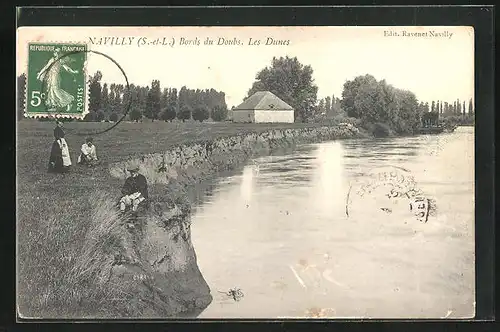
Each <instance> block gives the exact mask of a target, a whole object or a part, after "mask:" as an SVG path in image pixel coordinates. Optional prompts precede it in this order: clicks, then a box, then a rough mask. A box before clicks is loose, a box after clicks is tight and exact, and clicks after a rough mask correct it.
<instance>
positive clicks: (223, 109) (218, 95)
mask: <svg viewBox="0 0 500 332" xmlns="http://www.w3.org/2000/svg"><path fill="white" fill-rule="evenodd" d="M101 79H102V75H101V73H100V72H96V73H95V74H94V75H93V76H92V77H91V78H90V86H89V88H90V91H89V109H90V113H89V114H88V115H87V117H86V120H88V121H101V120H111V121H116V120H117V119H118V118H121V115H122V113H123V111H124V110H125V109H126V108H127V105H129V104H130V112H129V115H128V117H129V119H130V120H132V121H138V120H140V119H141V118H146V119H151V120H152V121H154V120H165V121H171V120H173V119H179V120H182V121H185V120H188V119H194V120H198V121H203V120H206V119H208V118H212V119H213V120H215V121H222V120H225V119H226V118H227V115H228V110H227V105H226V101H225V94H224V92H219V91H216V90H214V89H206V90H199V89H196V90H195V89H188V88H187V87H186V86H183V87H182V88H181V89H180V90H177V89H176V88H163V89H162V88H161V85H160V81H159V80H153V81H152V83H151V85H150V86H140V85H135V84H131V85H130V89H126V88H125V87H124V86H123V85H120V84H109V85H108V84H107V83H101ZM22 80H23V79H22V77H21V78H20V80H19V81H18V82H19V84H22ZM263 90H267V91H270V92H272V93H274V94H275V95H277V96H278V97H279V98H281V99H282V100H283V101H285V102H286V103H288V104H289V105H291V106H292V107H293V108H294V112H295V121H296V122H312V121H316V122H321V121H328V120H329V119H334V120H335V121H337V122H338V121H344V122H345V121H353V122H356V124H359V125H360V126H363V127H365V128H367V129H369V130H372V131H373V130H381V129H382V131H385V132H392V133H394V134H400V135H406V134H412V133H415V132H417V130H418V128H419V127H420V126H421V125H422V121H423V119H422V115H423V114H424V113H427V112H437V113H438V114H439V115H440V117H443V118H444V117H450V119H451V118H453V116H455V117H456V116H461V117H462V118H468V119H470V118H471V117H472V118H473V115H474V110H473V106H472V100H469V103H468V108H467V110H468V112H467V116H465V114H466V113H465V110H466V103H465V101H460V100H459V99H457V100H456V101H453V102H445V101H437V102H435V101H432V102H431V104H430V105H429V103H428V102H423V101H419V100H418V99H417V97H416V95H415V94H414V93H413V92H411V91H407V90H402V89H399V88H396V87H394V86H392V85H391V84H389V83H388V82H386V81H385V80H380V81H378V80H377V79H375V77H373V76H372V75H369V74H366V75H360V76H357V77H355V78H353V79H352V80H348V81H346V82H345V83H344V85H343V89H342V95H341V98H337V97H335V96H334V95H333V94H332V96H331V97H330V96H327V97H325V98H318V96H317V93H318V87H317V86H316V84H315V82H314V79H313V69H312V67H311V66H310V65H304V64H302V63H300V62H299V60H298V59H297V57H288V56H285V57H279V58H277V57H273V59H272V61H271V64H270V66H267V67H265V68H263V69H262V70H260V71H259V72H257V74H256V76H255V80H254V82H253V84H252V86H251V87H250V89H249V90H248V91H247V95H246V96H245V99H246V98H249V97H250V96H251V95H253V93H255V92H257V91H263ZM21 98H22V96H21ZM21 112H22V111H21ZM377 128H378V129H377Z"/></svg>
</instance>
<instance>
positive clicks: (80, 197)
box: [17, 120, 320, 317]
mask: <svg viewBox="0 0 500 332" xmlns="http://www.w3.org/2000/svg"><path fill="white" fill-rule="evenodd" d="M110 125H111V124H109V123H67V124H65V127H66V137H67V141H68V144H69V147H70V153H71V157H72V161H73V164H76V161H77V156H78V150H79V147H80V145H81V144H82V143H83V140H84V138H85V136H79V135H77V134H78V133H82V132H89V131H100V130H103V129H105V128H107V127H109V126H110ZM319 126H320V125H319V124H272V125H259V124H238V125H237V124H232V123H214V124H208V123H203V124H200V123H185V124H183V123H164V122H154V123H148V122H146V123H121V124H119V125H118V126H117V127H116V128H114V129H112V130H110V131H108V132H106V133H104V134H101V135H97V136H95V137H94V142H95V144H96V146H97V152H98V155H99V157H100V159H101V161H102V164H101V165H99V166H98V167H95V168H91V169H89V168H86V167H79V166H76V165H74V166H73V169H72V171H71V172H70V173H69V174H65V175H54V174H48V173H47V172H46V169H47V162H48V154H49V152H50V146H51V144H52V141H53V137H52V130H53V124H52V123H44V122H37V121H25V120H23V121H20V122H19V123H18V142H17V145H18V146H17V155H18V156H17V158H18V160H17V161H18V164H17V175H18V178H17V186H18V193H17V194H18V206H17V215H18V225H17V226H18V228H17V231H18V232H17V233H18V263H19V267H18V269H19V270H18V276H19V283H18V287H19V288H18V291H19V297H18V301H19V303H18V305H19V308H20V311H21V313H22V314H23V315H25V316H28V317H33V316H43V317H50V316H52V317H64V316H67V317H75V316H76V317H78V316H80V317H85V316H104V317H105V316H108V317H113V316H117V315H120V316H131V317H133V316H137V315H139V314H140V313H139V312H135V311H134V310H136V309H133V308H132V307H131V306H130V305H129V302H128V301H129V300H131V299H133V298H134V294H132V293H130V292H131V290H134V288H135V287H136V285H134V284H132V283H130V284H127V283H122V284H120V285H115V286H114V287H110V286H109V284H107V283H106V280H104V279H106V271H105V270H109V268H107V269H106V268H105V267H108V266H109V265H110V264H111V262H110V261H109V260H110V259H112V257H111V258H110V256H112V255H110V253H112V252H114V251H115V250H119V249H120V247H122V246H123V243H122V241H123V239H126V238H127V236H129V235H127V232H126V231H125V230H124V227H122V225H121V224H122V221H123V220H121V218H120V217H119V216H118V215H117V213H116V211H115V209H114V208H113V206H111V205H110V204H109V202H110V201H111V202H112V201H116V199H118V198H119V195H120V188H121V185H122V183H121V181H120V180H117V179H115V178H112V177H111V176H110V174H109V171H108V167H109V165H110V164H112V163H115V162H118V161H123V160H128V159H130V158H132V157H140V156H141V155H145V154H149V153H153V152H161V151H165V150H168V149H169V148H170V147H173V146H178V145H181V144H189V143H194V142H200V141H211V140H214V139H217V138H220V137H225V136H234V135H241V134H248V133H261V132H266V131H269V130H271V129H289V128H291V129H299V128H310V127H319ZM157 190H159V189H158V188H156V187H155V186H152V187H151V195H152V196H154V195H159V194H160V193H159V192H157ZM162 190H165V188H162ZM161 194H163V195H164V194H165V192H164V191H162V192H161ZM136 307H137V306H136Z"/></svg>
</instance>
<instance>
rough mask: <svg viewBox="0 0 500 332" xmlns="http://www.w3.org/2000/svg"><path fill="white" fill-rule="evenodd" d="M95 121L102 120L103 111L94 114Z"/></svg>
mask: <svg viewBox="0 0 500 332" xmlns="http://www.w3.org/2000/svg"><path fill="white" fill-rule="evenodd" d="M95 119H96V120H97V121H102V120H104V112H103V111H99V112H97V114H96V118H95Z"/></svg>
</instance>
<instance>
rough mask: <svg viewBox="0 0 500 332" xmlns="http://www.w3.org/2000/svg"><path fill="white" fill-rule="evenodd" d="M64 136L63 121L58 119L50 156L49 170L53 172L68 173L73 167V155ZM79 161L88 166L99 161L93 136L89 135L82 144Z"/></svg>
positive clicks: (80, 163)
mask: <svg viewBox="0 0 500 332" xmlns="http://www.w3.org/2000/svg"><path fill="white" fill-rule="evenodd" d="M64 136H65V134H64V130H63V126H62V122H60V121H57V122H56V128H55V129H54V142H53V143H52V150H51V151H50V158H49V172H51V173H67V172H68V171H69V170H70V168H71V165H72V162H71V156H70V153H69V147H68V143H67V142H66V139H65V138H64ZM77 162H78V164H79V165H87V166H94V165H97V164H98V163H99V160H98V159H97V152H96V147H95V145H94V143H93V139H92V137H87V139H86V140H85V143H83V144H82V147H81V149H80V154H79V155H78V161H77Z"/></svg>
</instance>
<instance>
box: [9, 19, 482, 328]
mask: <svg viewBox="0 0 500 332" xmlns="http://www.w3.org/2000/svg"><path fill="white" fill-rule="evenodd" d="M17 83H18V88H17V92H18V103H17V106H18V107H17V119H18V121H17V188H18V192H17V211H18V212H17V310H18V317H19V318H23V319H40V318H51V319H59V318H71V319H102V318H120V319H150V318H165V319H180V318H183V319H232V318H241V319H250V318H256V319H276V318H279V319H281V318H310V319H315V318H322V319H324V318H328V319H341V318H360V319H361V318H365V319H366V318H378V319H386V318H399V319H418V318H433V319H437V318H449V319H451V318H455V319H456V318H473V317H474V316H475V303H476V300H475V298H476V296H475V293H476V291H475V252H474V250H475V249H474V243H475V241H474V233H475V223H474V197H475V196H474V176H475V174H474V123H475V121H474V119H475V117H474V114H475V104H474V29H473V28H472V27H467V26H439V27H437V26H436V27H434V26H420V27H413V26H412V27H405V26H401V27H395V26H392V27H384V26H374V27H354V26H353V27H340V26H339V27H326V26H323V27H301V26H293V27H291V26H290V27H263V26H261V27H22V28H19V29H18V30H17Z"/></svg>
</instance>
